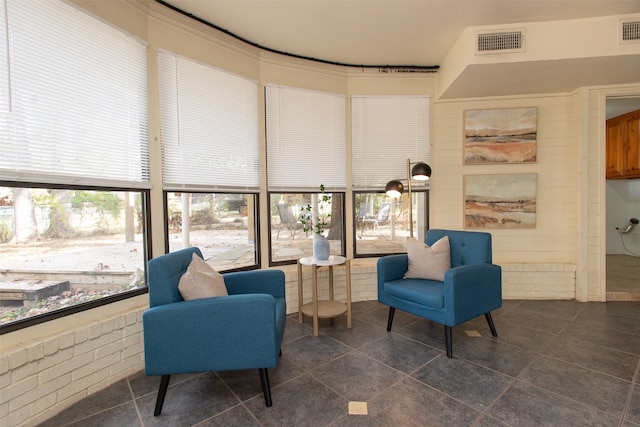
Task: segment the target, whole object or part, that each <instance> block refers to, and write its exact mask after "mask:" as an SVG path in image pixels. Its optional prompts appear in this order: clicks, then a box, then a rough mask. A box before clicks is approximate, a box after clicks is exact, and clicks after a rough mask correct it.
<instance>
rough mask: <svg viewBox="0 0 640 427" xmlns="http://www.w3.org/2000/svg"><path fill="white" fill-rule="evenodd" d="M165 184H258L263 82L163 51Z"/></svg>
mask: <svg viewBox="0 0 640 427" xmlns="http://www.w3.org/2000/svg"><path fill="white" fill-rule="evenodd" d="M158 74H159V87H160V132H161V140H162V177H163V185H164V188H165V189H173V190H178V189H181V190H182V189H191V190H198V189H208V190H211V189H223V190H231V191H241V190H258V189H259V179H260V175H259V165H258V159H259V158H258V84H257V83H256V82H255V81H251V80H249V79H247V78H245V77H240V76H236V75H233V74H230V73H227V72H224V71H221V70H218V69H216V68H213V67H211V66H208V65H204V64H201V63H198V62H196V61H194V60H191V59H188V58H184V57H181V56H178V55H175V54H173V53H170V52H164V51H160V52H159V53H158Z"/></svg>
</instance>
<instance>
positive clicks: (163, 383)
mask: <svg viewBox="0 0 640 427" xmlns="http://www.w3.org/2000/svg"><path fill="white" fill-rule="evenodd" d="M170 379H171V375H163V376H162V378H161V379H160V388H159V389H158V397H157V398H156V409H155V411H153V416H154V417H157V416H158V415H160V412H162V405H163V404H164V397H165V395H166V394H167V388H169V380H170Z"/></svg>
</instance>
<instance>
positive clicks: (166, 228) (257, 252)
mask: <svg viewBox="0 0 640 427" xmlns="http://www.w3.org/2000/svg"><path fill="white" fill-rule="evenodd" d="M169 193H189V194H243V195H246V196H250V195H251V196H253V197H254V198H255V202H254V209H253V210H254V213H253V215H254V218H255V220H254V225H253V226H254V229H255V243H254V260H255V264H253V265H248V266H243V267H238V268H232V269H227V270H217V269H216V271H219V272H220V273H233V272H237V271H249V270H258V269H260V268H261V259H262V255H261V251H260V193H249V192H248V193H230V192H224V191H204V190H199V191H184V190H183V191H176V190H163V191H162V206H163V219H164V224H163V225H164V239H165V240H164V241H165V253H169V252H170V247H169V244H170V240H169V238H170V236H169V234H170V233H169V198H168V194H169Z"/></svg>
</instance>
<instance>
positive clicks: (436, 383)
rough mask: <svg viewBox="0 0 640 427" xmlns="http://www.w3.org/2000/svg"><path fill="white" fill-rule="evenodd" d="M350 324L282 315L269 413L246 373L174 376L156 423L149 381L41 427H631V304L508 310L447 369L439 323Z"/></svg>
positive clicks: (634, 321)
mask: <svg viewBox="0 0 640 427" xmlns="http://www.w3.org/2000/svg"><path fill="white" fill-rule="evenodd" d="M353 312H354V314H353V319H354V320H353V329H352V330H347V329H346V328H345V323H346V322H345V320H344V319H343V318H338V319H334V321H329V320H325V321H322V322H321V334H320V336H319V337H317V338H315V337H313V334H312V328H311V323H310V321H309V320H308V319H307V321H306V323H305V324H302V325H301V324H299V323H298V322H297V315H291V316H289V319H288V324H287V329H286V335H285V339H284V344H283V348H282V358H281V359H280V363H279V365H278V367H277V368H276V369H273V370H271V371H270V379H271V386H272V394H273V406H272V407H271V408H266V407H265V404H264V399H263V396H262V393H261V388H260V380H259V375H258V372H257V370H256V371H237V372H236V371H234V372H219V373H204V374H193V375H177V376H174V377H172V381H171V386H170V388H169V391H168V392H167V398H166V401H165V404H164V408H163V411H162V415H161V416H159V417H154V416H153V406H154V403H155V398H156V391H157V386H158V382H159V379H158V378H153V377H152V378H148V377H146V376H145V375H144V374H143V373H140V374H137V375H134V376H132V377H131V378H128V379H126V380H123V381H120V382H118V383H116V384H114V385H112V386H111V387H109V388H108V389H106V390H104V391H101V392H99V393H97V394H95V395H92V396H90V397H88V398H86V399H84V400H82V401H81V402H79V403H77V404H76V405H74V406H73V407H71V408H69V409H67V410H65V411H63V412H62V413H60V414H58V415H57V416H55V417H53V418H52V419H50V420H49V421H47V422H45V423H43V424H42V425H43V426H56V427H58V426H92V427H95V426H127V427H129V426H171V427H174V426H194V425H197V426H202V427H204V426H225V427H228V426H242V427H248V426H333V427H339V426H355V427H358V426H421V427H423V426H447V427H450V426H517V427H523V426H561V427H566V426H580V427H584V426H621V427H638V426H640V379H639V378H638V377H639V372H638V371H639V370H640V362H639V358H640V303H639V302H609V303H606V304H605V303H578V302H575V301H505V302H504V305H503V307H502V308H501V309H500V310H497V311H495V312H494V313H493V317H494V321H495V323H496V328H497V330H498V338H493V337H492V336H491V333H490V332H489V328H488V326H487V324H486V321H485V319H484V317H480V318H477V319H475V320H472V321H470V322H468V323H465V324H464V325H461V326H458V327H457V328H455V329H454V348H453V355H454V358H453V359H447V358H446V355H445V353H444V332H443V327H442V326H441V325H437V324H434V323H431V322H428V321H425V320H423V319H419V318H417V317H414V316H411V315H408V314H405V313H402V312H399V311H398V312H397V313H396V316H395V321H394V327H393V332H391V333H388V332H386V320H387V312H388V311H387V308H386V306H383V305H380V304H378V303H377V302H359V303H356V304H354V305H353ZM468 331H477V332H479V334H480V337H473V336H469V335H468V334H467V332H468ZM350 402H366V409H367V411H368V415H353V414H349V406H350V404H349V403H350Z"/></svg>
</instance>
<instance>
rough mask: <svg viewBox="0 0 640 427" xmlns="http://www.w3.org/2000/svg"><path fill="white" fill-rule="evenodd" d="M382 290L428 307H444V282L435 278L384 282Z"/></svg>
mask: <svg viewBox="0 0 640 427" xmlns="http://www.w3.org/2000/svg"><path fill="white" fill-rule="evenodd" d="M383 286H384V292H386V293H387V294H389V295H392V296H394V297H396V298H401V299H404V300H407V301H411V302H414V303H417V304H420V305H424V306H427V307H429V308H435V309H439V308H443V307H444V283H443V282H439V281H437V280H424V279H399V280H392V281H389V282H384V285H383Z"/></svg>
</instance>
